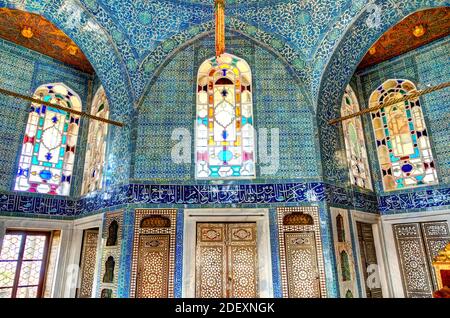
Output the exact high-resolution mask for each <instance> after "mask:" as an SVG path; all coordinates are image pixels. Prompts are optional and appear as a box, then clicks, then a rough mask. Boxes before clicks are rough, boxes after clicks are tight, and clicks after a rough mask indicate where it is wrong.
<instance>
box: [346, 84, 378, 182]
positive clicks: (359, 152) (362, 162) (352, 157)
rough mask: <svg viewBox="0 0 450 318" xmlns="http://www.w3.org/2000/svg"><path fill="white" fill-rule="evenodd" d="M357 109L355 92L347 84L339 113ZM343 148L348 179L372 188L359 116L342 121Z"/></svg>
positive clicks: (352, 111)
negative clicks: (347, 168)
mask: <svg viewBox="0 0 450 318" xmlns="http://www.w3.org/2000/svg"><path fill="white" fill-rule="evenodd" d="M358 111H359V103H358V100H357V98H356V95H355V92H354V91H353V89H352V88H351V87H350V85H347V88H346V89H345V92H344V96H343V97H342V104H341V115H342V116H346V115H350V114H353V113H356V112H358ZM342 128H343V131H344V141H345V149H346V154H347V162H348V166H349V175H350V181H351V183H352V184H353V185H357V186H359V187H361V188H365V189H369V190H372V181H371V179H370V170H369V163H368V160H367V150H366V142H365V140H364V130H363V126H362V122H361V118H360V117H353V118H350V119H347V120H344V121H343V122H342Z"/></svg>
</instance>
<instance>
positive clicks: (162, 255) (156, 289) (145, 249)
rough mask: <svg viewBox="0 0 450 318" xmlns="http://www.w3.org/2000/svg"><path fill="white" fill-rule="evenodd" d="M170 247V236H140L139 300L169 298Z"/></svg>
mask: <svg viewBox="0 0 450 318" xmlns="http://www.w3.org/2000/svg"><path fill="white" fill-rule="evenodd" d="M169 247H170V235H169V234H141V235H140V237H139V257H138V266H137V286H136V296H137V297H138V298H167V297H168V277H169V274H168V272H169V250H170V249H169Z"/></svg>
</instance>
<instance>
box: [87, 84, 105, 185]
mask: <svg viewBox="0 0 450 318" xmlns="http://www.w3.org/2000/svg"><path fill="white" fill-rule="evenodd" d="M91 114H92V115H94V116H97V117H100V118H105V119H108V118H109V104H108V100H107V98H106V94H105V90H104V89H103V87H100V88H99V89H98V90H97V93H96V94H95V96H94V99H93V101H92V110H91ZM107 134H108V124H106V123H104V122H101V121H98V120H90V122H89V133H88V141H87V146H86V160H85V162H84V175H83V187H82V190H81V193H82V194H86V193H89V192H92V191H95V190H100V189H101V188H102V176H103V167H104V164H105V154H106V136H107Z"/></svg>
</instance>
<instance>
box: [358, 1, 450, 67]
mask: <svg viewBox="0 0 450 318" xmlns="http://www.w3.org/2000/svg"><path fill="white" fill-rule="evenodd" d="M449 34H450V8H449V7H443V8H437V9H429V10H424V11H419V12H416V13H413V14H411V15H410V16H408V17H406V18H405V19H403V20H402V21H401V22H400V23H398V24H396V25H395V26H393V27H392V28H391V29H389V30H388V31H387V32H386V33H385V34H383V35H382V36H381V38H380V39H379V40H378V41H377V42H376V43H375V44H374V45H373V46H372V48H371V49H370V50H369V52H367V54H366V55H365V56H364V58H363V60H362V61H361V63H360V64H359V66H358V69H363V68H366V67H368V66H371V65H375V64H378V63H380V62H383V61H386V60H389V59H391V58H393V57H395V56H398V55H401V54H404V53H406V52H408V51H411V50H414V49H415V48H418V47H420V46H422V45H425V44H428V43H430V42H432V41H435V40H438V39H440V38H442V37H445V36H447V35H449Z"/></svg>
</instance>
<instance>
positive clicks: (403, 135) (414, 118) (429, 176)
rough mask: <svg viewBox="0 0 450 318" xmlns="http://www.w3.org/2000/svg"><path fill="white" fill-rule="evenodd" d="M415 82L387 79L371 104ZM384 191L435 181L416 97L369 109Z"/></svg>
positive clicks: (394, 95) (412, 87) (412, 88)
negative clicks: (373, 109)
mask: <svg viewBox="0 0 450 318" xmlns="http://www.w3.org/2000/svg"><path fill="white" fill-rule="evenodd" d="M411 91H416V86H415V85H414V84H413V83H412V82H411V81H408V80H401V79H390V80H387V81H386V82H384V83H383V84H382V85H381V86H379V87H378V88H377V89H376V90H375V91H374V92H373V93H372V95H371V96H370V106H375V105H378V104H385V103H387V102H389V101H390V100H392V99H396V98H399V97H402V96H403V95H405V94H408V93H409V92H411ZM371 118H372V125H373V129H374V135H375V142H376V147H377V153H378V160H379V162H380V169H381V176H382V180H383V186H384V190H385V191H391V190H399V189H405V188H412V187H417V186H424V185H430V184H437V183H438V179H437V174H436V167H435V162H434V159H433V154H432V150H431V145H430V140H429V136H428V132H427V128H426V125H425V120H424V117H423V113H422V109H421V106H420V101H419V99H412V100H409V101H405V102H400V103H397V104H394V105H391V106H388V107H383V108H381V109H380V110H377V111H375V112H372V113H371Z"/></svg>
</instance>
